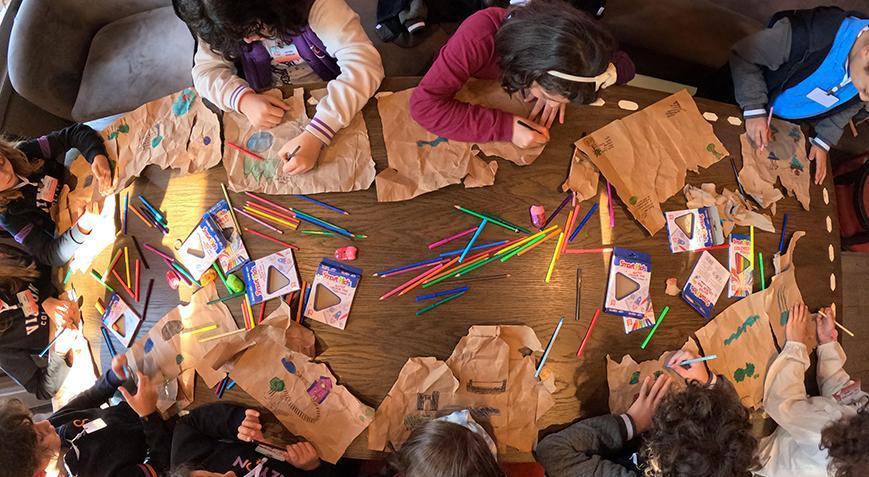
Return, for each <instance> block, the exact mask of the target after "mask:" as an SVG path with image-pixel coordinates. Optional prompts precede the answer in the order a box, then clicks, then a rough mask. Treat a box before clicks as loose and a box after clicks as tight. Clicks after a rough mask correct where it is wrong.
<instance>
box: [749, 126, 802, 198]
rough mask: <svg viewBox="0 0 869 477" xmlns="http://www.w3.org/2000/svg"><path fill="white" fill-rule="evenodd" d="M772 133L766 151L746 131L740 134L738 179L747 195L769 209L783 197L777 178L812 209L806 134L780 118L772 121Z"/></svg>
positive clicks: (791, 194)
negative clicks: (755, 143) (740, 168)
mask: <svg viewBox="0 0 869 477" xmlns="http://www.w3.org/2000/svg"><path fill="white" fill-rule="evenodd" d="M770 135H771V140H770V142H769V144H768V145H767V147H766V148H764V149H763V150H761V149H760V148H757V147H755V146H754V144H753V143H752V142H751V140H749V139H748V135H747V134H745V133H743V134H741V135H740V136H739V141H740V143H741V145H742V170H740V171H739V182H740V183H742V187H743V188H744V189H745V192H746V194H749V195H751V196H752V197H753V198H754V199H755V200H756V201H757V202H758V203H759V204H760V205H761V206H762V207H763V208H767V207H769V206H771V205H772V204H773V203H775V202H776V201H778V200H779V199H781V198H782V197H783V195H782V193H781V191H780V190H778V189H777V188H775V183H776V180H777V179H778V180H780V181H781V184H782V186H784V188H785V190H787V192H788V196H789V197H790V196H796V198H797V200H798V201H799V202H800V204H801V205H802V206H803V208H804V209H806V210H809V202H810V200H811V197H810V196H809V185H810V182H811V178H810V170H809V160H808V157H807V156H806V137H805V136H804V135H803V133H802V131H801V130H800V127H799V126H797V125H796V124H792V123H789V122H787V121H783V120H780V119H777V118H773V120H772V123H771V124H770Z"/></svg>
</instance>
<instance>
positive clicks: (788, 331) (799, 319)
mask: <svg viewBox="0 0 869 477" xmlns="http://www.w3.org/2000/svg"><path fill="white" fill-rule="evenodd" d="M808 310H809V309H808V307H807V306H806V305H804V304H799V305H794V307H793V308H791V312H790V317H789V318H788V324H787V326H785V336H786V337H787V340H788V341H795V342H797V343H802V344H806V343H807V342H808V337H809V318H808V316H809V311H808Z"/></svg>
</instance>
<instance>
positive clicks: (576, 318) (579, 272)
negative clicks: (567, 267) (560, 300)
mask: <svg viewBox="0 0 869 477" xmlns="http://www.w3.org/2000/svg"><path fill="white" fill-rule="evenodd" d="M581 285H582V269H581V268H577V269H576V306H575V307H574V315H573V320H574V321H579V299H580V293H579V291H580V287H581Z"/></svg>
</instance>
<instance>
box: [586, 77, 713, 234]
mask: <svg viewBox="0 0 869 477" xmlns="http://www.w3.org/2000/svg"><path fill="white" fill-rule="evenodd" d="M575 145H576V147H577V149H579V150H580V151H581V152H582V153H584V154H585V155H586V156H588V158H589V159H591V161H592V162H594V164H595V165H596V166H597V168H598V169H599V170H600V172H601V173H603V175H604V177H606V178H607V179H608V180H609V181H610V183H612V185H613V187H614V188H615V190H616V192H618V195H619V197H620V198H621V199H622V202H624V203H625V205H626V206H627V207H628V210H629V211H630V212H631V214H632V215H633V216H634V218H636V219H637V220H638V221H639V222H640V223H641V224H642V225H643V227H645V229H646V230H647V231H648V232H649V233H650V234H652V235H654V234H655V233H656V232H658V230H661V228H663V227H664V214H663V213H661V203H662V202H664V201H666V200H667V199H669V198H670V197H672V196H673V194H675V193H676V192H679V191H680V190H681V189H682V186H684V185H685V176H686V174H687V171H694V172H697V171H698V168H700V167H704V168H705V167H709V166H711V165H712V164H715V163H716V162H718V161H719V160H720V159H721V158H723V157H724V156H726V155H727V154H729V153H728V152H727V149H725V148H724V145H723V144H721V141H719V140H718V138H717V137H715V134H713V132H712V126H711V125H710V124H709V123H708V122H707V121H706V120H705V119H703V116H701V115H700V111H699V110H698V109H697V104H696V103H695V102H694V99H693V98H692V97H691V95H690V94H688V92H687V91H685V90H682V91H679V92H678V93H676V94H674V95H671V96H668V97H666V98H664V99H662V100H660V101H658V102H657V103H655V104H652V105H651V106H649V107H647V108H645V109H643V110H642V111H639V112H636V113H633V114H631V115H630V116H627V117H625V118H623V119H618V120H615V121H613V122H611V123H609V124H608V125H606V126H604V127H603V128H601V129H598V130H597V131H595V132H593V133H591V134H589V135H588V136H586V137H584V138H582V139H580V140H579V141H576V143H575ZM572 166H573V167H577V162H576V161H574V162H573V165H572Z"/></svg>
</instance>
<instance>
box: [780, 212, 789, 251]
mask: <svg viewBox="0 0 869 477" xmlns="http://www.w3.org/2000/svg"><path fill="white" fill-rule="evenodd" d="M787 229H788V214H787V213H785V215H784V218H782V222H781V240H779V241H778V253H779V254H781V252H782V250H784V248H785V232H786V231H787Z"/></svg>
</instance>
